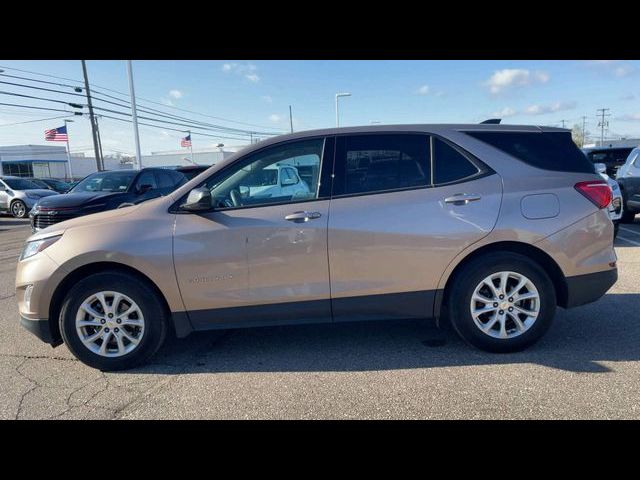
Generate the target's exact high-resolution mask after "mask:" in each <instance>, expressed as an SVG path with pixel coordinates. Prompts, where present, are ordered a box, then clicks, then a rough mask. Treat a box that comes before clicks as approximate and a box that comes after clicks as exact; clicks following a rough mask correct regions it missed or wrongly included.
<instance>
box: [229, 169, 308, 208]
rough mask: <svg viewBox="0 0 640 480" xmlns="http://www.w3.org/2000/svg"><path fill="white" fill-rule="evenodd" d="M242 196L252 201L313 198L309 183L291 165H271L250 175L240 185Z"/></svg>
mask: <svg viewBox="0 0 640 480" xmlns="http://www.w3.org/2000/svg"><path fill="white" fill-rule="evenodd" d="M240 194H241V195H242V197H243V198H246V199H251V200H257V199H264V198H277V197H290V198H299V199H304V198H305V197H309V196H313V195H312V192H311V190H310V189H309V186H308V185H307V182H305V181H304V180H302V178H300V174H299V173H298V169H297V168H296V167H294V166H291V165H270V166H268V167H266V168H263V169H261V170H257V171H256V172H254V173H251V174H249V175H248V176H247V178H246V180H245V181H243V182H242V183H241V185H240Z"/></svg>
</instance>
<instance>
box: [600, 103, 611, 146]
mask: <svg viewBox="0 0 640 480" xmlns="http://www.w3.org/2000/svg"><path fill="white" fill-rule="evenodd" d="M609 110H610V109H609V108H599V109H598V115H599V116H600V121H599V122H598V126H599V127H600V146H601V147H602V146H603V145H604V129H605V127H608V126H609V120H605V117H609V116H611V114H610V113H607V112H608V111H609Z"/></svg>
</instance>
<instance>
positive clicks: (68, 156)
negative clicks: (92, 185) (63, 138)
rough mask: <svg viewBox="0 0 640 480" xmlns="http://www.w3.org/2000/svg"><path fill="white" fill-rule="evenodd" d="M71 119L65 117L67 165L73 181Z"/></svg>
mask: <svg viewBox="0 0 640 480" xmlns="http://www.w3.org/2000/svg"><path fill="white" fill-rule="evenodd" d="M68 122H69V120H67V119H65V121H64V128H65V130H66V131H67V165H68V168H69V180H70V181H72V182H73V171H72V170H71V148H69V125H68Z"/></svg>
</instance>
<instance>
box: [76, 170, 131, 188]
mask: <svg viewBox="0 0 640 480" xmlns="http://www.w3.org/2000/svg"><path fill="white" fill-rule="evenodd" d="M136 173H137V172H130V171H129V172H99V173H94V174H93V175H89V176H88V177H87V178H85V179H84V180H81V181H80V182H79V183H78V184H77V185H76V186H75V187H73V189H72V190H71V192H73V193H78V192H126V191H127V189H128V188H129V185H131V182H132V181H133V178H134V177H135V176H136Z"/></svg>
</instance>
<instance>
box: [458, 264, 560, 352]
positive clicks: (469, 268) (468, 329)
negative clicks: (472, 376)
mask: <svg viewBox="0 0 640 480" xmlns="http://www.w3.org/2000/svg"><path fill="white" fill-rule="evenodd" d="M501 271H512V272H516V273H519V274H521V275H524V276H526V277H527V278H528V279H529V280H531V282H532V283H533V284H534V286H535V288H536V289H537V290H538V294H539V296H540V309H539V313H538V317H537V318H536V320H535V322H534V323H533V325H531V327H529V329H528V330H526V331H525V332H524V333H522V334H520V335H518V336H515V337H511V338H506V339H498V338H494V337H491V336H489V335H488V334H486V333H484V332H482V331H481V330H480V328H479V327H478V326H477V325H476V323H475V322H474V320H473V317H472V315H471V311H470V304H471V297H472V295H473V292H474V290H475V288H476V287H477V286H478V285H479V284H480V282H481V281H482V280H483V279H485V278H486V277H487V276H489V275H491V274H492V273H496V272H501ZM447 304H448V309H449V312H450V318H451V325H452V326H453V328H454V329H455V330H456V332H457V333H458V335H460V337H462V339H463V340H464V341H465V342H467V343H469V344H470V345H472V346H474V347H477V348H480V349H482V350H486V351H488V352H496V353H507V352H517V351H520V350H524V349H525V348H527V347H529V346H531V345H533V344H534V343H535V342H536V341H538V340H539V339H540V338H541V337H542V336H543V335H544V334H545V333H546V332H547V330H548V329H549V327H550V326H551V323H552V321H553V317H554V315H555V311H556V291H555V288H554V286H553V282H552V281H551V279H550V278H549V276H548V275H547V273H546V272H545V271H544V270H543V269H542V268H541V267H540V266H539V265H538V264H537V263H535V262H534V261H532V260H530V259H529V258H528V257H526V256H524V255H520V254H517V253H512V252H496V253H489V254H486V255H483V256H481V257H478V258H476V259H474V260H472V261H471V262H470V263H468V264H467V265H465V266H464V267H463V268H462V270H460V271H459V272H458V273H457V274H456V275H455V277H454V278H453V282H452V285H451V288H450V291H449V292H448V295H447Z"/></svg>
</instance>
